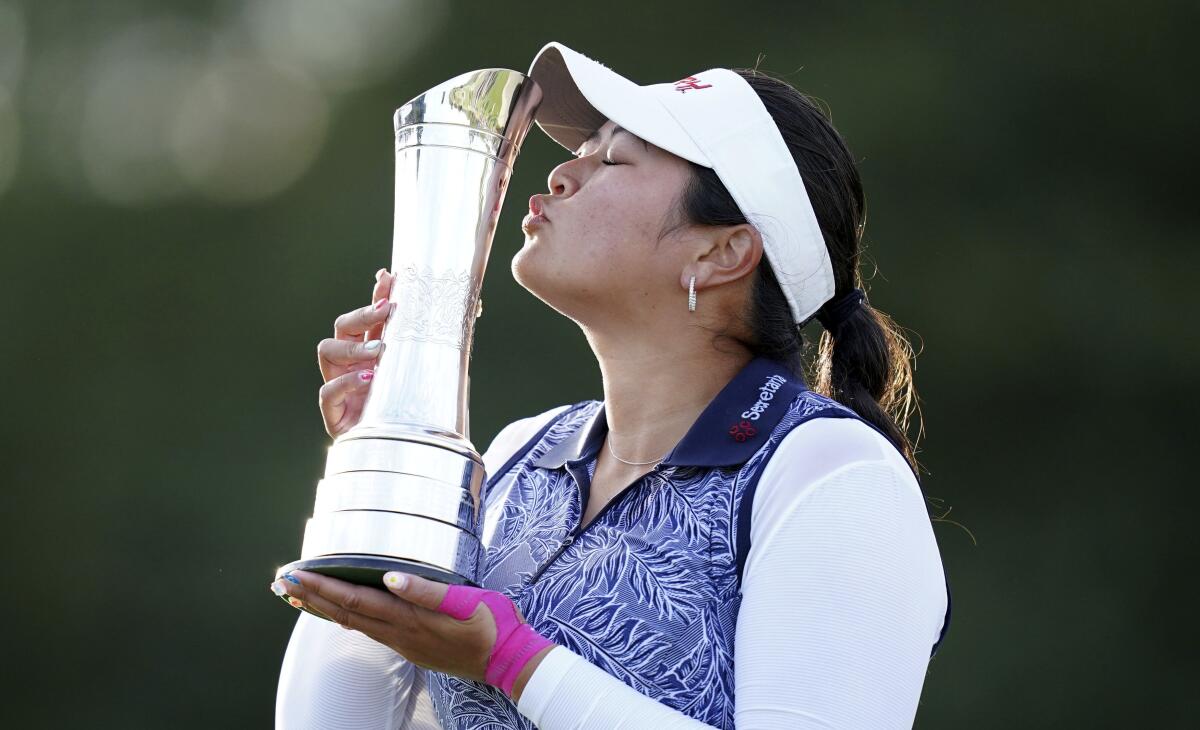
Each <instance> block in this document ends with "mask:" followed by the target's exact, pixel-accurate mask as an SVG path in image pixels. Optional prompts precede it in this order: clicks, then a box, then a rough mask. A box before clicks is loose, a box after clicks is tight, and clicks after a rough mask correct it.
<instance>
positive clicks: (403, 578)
mask: <svg viewBox="0 0 1200 730" xmlns="http://www.w3.org/2000/svg"><path fill="white" fill-rule="evenodd" d="M383 582H384V583H387V584H388V585H389V586H391V587H392V588H404V586H406V585H408V576H407V575H404V574H403V573H388V574H387V575H385V576H383Z"/></svg>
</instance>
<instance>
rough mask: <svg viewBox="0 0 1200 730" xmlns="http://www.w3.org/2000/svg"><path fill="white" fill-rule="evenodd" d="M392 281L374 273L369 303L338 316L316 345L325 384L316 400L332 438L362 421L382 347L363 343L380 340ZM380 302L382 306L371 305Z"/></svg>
mask: <svg viewBox="0 0 1200 730" xmlns="http://www.w3.org/2000/svg"><path fill="white" fill-rule="evenodd" d="M393 281H395V277H393V276H392V274H391V272H389V271H388V270H387V269H380V270H379V271H378V272H376V274H375V289H374V291H372V293H371V304H369V305H367V306H365V307H360V308H359V309H355V310H353V311H350V312H346V313H345V314H343V315H341V316H340V317H338V318H337V319H336V320H334V322H333V337H328V338H326V339H324V340H321V342H320V343H318V344H317V364H318V365H320V366H321V378H322V379H323V380H324V381H325V384H324V385H322V386H321V390H320V393H319V395H318V398H317V400H318V403H319V404H320V406H321V418H322V419H324V421H325V431H326V433H328V434H329V435H330V436H332V437H334V438H337V437H338V436H340V435H341V434H343V433H345V432H346V431H349V430H350V428H351V427H352V426H353V425H354V424H356V423H358V421H359V419H360V418H362V410H363V404H364V403H365V402H366V400H367V391H368V389H369V388H370V386H371V378H372V377H374V375H375V364H376V362H378V360H379V356H380V355H381V354H383V348H384V345H383V343H382V342H379V344H378V347H376V348H375V349H374V350H371V349H368V348H367V344H368V343H370V342H372V341H379V340H380V338H381V337H382V336H383V325H384V322H386V321H387V318H388V316H389V315H390V314H391V313H392V310H393V309H395V304H389V303H387V302H388V297H389V295H390V294H391V292H392V282H393ZM380 302H384V304H381V305H379V306H375V305H377V304H379V303H380Z"/></svg>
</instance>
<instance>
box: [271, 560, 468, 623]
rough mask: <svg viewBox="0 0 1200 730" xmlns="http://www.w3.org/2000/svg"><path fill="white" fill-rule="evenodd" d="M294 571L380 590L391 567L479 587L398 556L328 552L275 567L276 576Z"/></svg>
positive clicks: (454, 574) (285, 599) (431, 577)
mask: <svg viewBox="0 0 1200 730" xmlns="http://www.w3.org/2000/svg"><path fill="white" fill-rule="evenodd" d="M293 570H307V571H308V572H310V573H318V574H320V575H327V576H329V577H330V578H337V579H339V580H344V581H346V582H348V583H354V584H356V585H361V586H370V587H372V588H378V589H379V590H381V591H382V590H387V589H386V588H384V587H383V574H384V573H387V572H388V571H392V570H396V571H399V572H401V573H409V574H411V575H418V576H420V577H422V578H428V579H429V580H436V581H438V582H439V583H457V584H460V585H468V586H472V587H475V588H478V587H479V586H478V585H476V584H475V583H474V582H473V581H470V580H467V579H466V578H463V577H462V576H461V575H458V574H457V573H454V572H451V571H449V570H442V569H441V568H437V567H434V566H432V565H428V564H425V563H418V562H414V561H411V560H403V559H401V558H385V557H382V556H379V555H327V556H325V557H320V558H309V559H307V560H294V561H292V562H290V563H288V564H287V565H285V566H283V567H281V568H279V570H276V571H275V578H276V579H279V578H282V577H283V574H284V573H290V572H291V571H293ZM281 598H282V600H283V601H284V602H285V603H286V602H287V596H281ZM289 605H290V604H289ZM301 610H303V611H306V612H307V613H310V614H312V615H313V616H316V617H317V618H324V619H326V620H328V619H327V618H326V617H325V616H322V615H321V614H319V613H316V612H315V611H309V610H308V608H307V607H305V608H303V609H301Z"/></svg>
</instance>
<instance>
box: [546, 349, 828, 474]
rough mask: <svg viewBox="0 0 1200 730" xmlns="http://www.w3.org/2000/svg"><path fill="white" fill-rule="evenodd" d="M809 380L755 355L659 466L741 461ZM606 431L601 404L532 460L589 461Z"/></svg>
mask: <svg viewBox="0 0 1200 730" xmlns="http://www.w3.org/2000/svg"><path fill="white" fill-rule="evenodd" d="M807 389H808V386H807V385H805V384H804V379H803V378H800V377H797V376H796V375H794V374H793V373H792V372H790V371H789V370H788V369H787V368H786V367H785V366H784V365H783V364H782V363H780V362H777V361H775V360H770V359H767V358H764V357H756V358H754V359H753V360H751V361H750V362H749V363H747V364H746V366H745V367H744V368H742V370H741V371H740V372H738V374H737V375H735V376H734V377H733V379H732V380H730V381H729V383H728V384H726V386H725V387H724V388H723V389H722V390H721V392H720V393H717V395H716V397H715V398H713V399H712V401H711V402H709V404H708V406H707V407H706V408H705V409H704V411H703V412H702V413H701V414H700V416H699V418H697V419H696V422H695V423H693V424H692V427H691V428H690V429H688V432H687V434H685V435H684V437H683V440H682V441H680V442H679V443H678V444H676V445H675V448H674V449H672V450H671V453H669V454H667V456H666V458H664V459H663V460H662V462H660V463H661V465H662V466H709V467H711V466H731V465H736V464H744V463H746V461H748V460H749V459H750V457H751V456H753V455H754V452H756V451H758V449H759V448H760V447H761V446H762V445H763V444H764V443H766V439H767V437H768V436H769V435H770V434H771V432H772V431H773V430H774V429H775V426H776V425H777V424H778V423H779V421H780V419H782V418H783V416H784V414H785V413H787V410H788V405H789V404H790V403H791V402H792V400H793V399H794V398H795V397H796V396H797V395H798V394H799V393H800V392H801V391H804V390H807ZM607 433H608V418H607V416H606V415H605V412H604V404H603V403H601V404H600V407H599V408H597V409H596V411H595V413H593V414H592V416H591V417H590V418H588V419H587V420H586V421H584V422H583V423H581V424H580V425H579V427H578V428H577V429H576V430H575V431H574V432H573V433H571V434H570V435H568V436H567V437H566V438H565V439H563V440H562V441H561V442H559V443H558V444H557V445H555V446H554V447H553V448H551V449H550V450H549V451H547V452H546V453H545V454H543V455H542V456H540V457H539V458H537V459H535V460H534V461H532V462H531V463H532V465H533V466H536V467H541V468H545V469H559V468H561V467H563V466H565V465H566V464H567V462H568V461H576V462H586V461H590V460H591V459H592V458H594V457H595V456H596V454H597V453H599V451H600V446H601V445H602V444H603V443H604V436H605V435H606V434H607Z"/></svg>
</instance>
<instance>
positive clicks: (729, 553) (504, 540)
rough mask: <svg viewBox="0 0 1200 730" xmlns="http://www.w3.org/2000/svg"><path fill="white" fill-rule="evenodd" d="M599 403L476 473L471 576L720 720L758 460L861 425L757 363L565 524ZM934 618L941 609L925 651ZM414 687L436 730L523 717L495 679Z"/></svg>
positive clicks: (596, 653)
mask: <svg viewBox="0 0 1200 730" xmlns="http://www.w3.org/2000/svg"><path fill="white" fill-rule="evenodd" d="M603 406H604V404H603V402H601V401H595V400H590V401H584V402H581V403H577V404H575V405H574V406H572V407H570V408H568V409H567V410H566V411H564V412H563V413H561V414H560V415H558V416H557V417H555V418H553V419H551V421H550V423H549V424H547V426H546V427H545V428H543V429H542V431H541V432H540V433H539V434H537V436H535V437H534V438H533V439H532V440H531V441H529V443H527V444H526V445H525V447H524V448H522V449H519V450H518V451H517V453H516V454H514V455H513V457H512V458H511V459H510V460H509V461H508V463H507V464H505V465H504V466H503V467H502V468H501V469H500V470H498V472H497V473H496V474H491V475H488V480H487V482H486V483H485V485H484V494H483V500H484V505H485V509H486V511H485V513H484V531H483V542H484V547H485V552H484V554H483V555H482V557H481V561H482V564H481V566H480V567H481V571H480V576H481V581H480V582H481V584H482V585H483V587H484V588H488V589H491V590H495V591H500V592H502V593H504V594H505V595H506V596H508V597H509V598H510V599H512V600H513V601H514V602H515V603H516V604H517V606H518V607H519V608H520V610H521V613H522V615H523V616H525V620H526V621H528V622H529V623H530V624H531V625H532V626H533V628H534V629H535V630H537V632H538V633H540V634H541V635H543V636H545V637H546V638H548V639H550V640H552V641H554V642H555V643H557V644H561V645H563V646H566V647H567V648H569V649H571V650H572V651H574V652H576V653H578V654H580V655H582V656H583V657H585V658H586V659H587V660H588V661H589V662H591V663H593V664H595V665H596V666H598V667H600V668H601V669H603V670H604V671H606V672H608V673H609V674H611V675H613V676H615V677H617V678H619V679H621V680H622V681H623V682H625V683H626V684H628V685H630V686H631V687H633V688H635V689H637V690H638V691H639V692H641V693H642V694H644V695H646V696H648V697H651V698H653V699H655V700H657V701H659V702H662V703H664V704H666V705H668V706H670V707H673V708H675V709H677V710H679V711H680V712H683V713H684V714H687V715H689V716H691V717H694V718H696V719H697V720H700V721H702V722H705V723H707V724H709V725H713V726H715V727H719V728H733V727H734V723H733V709H734V691H733V690H734V684H733V676H734V675H733V639H734V630H735V627H736V622H737V615H738V607H739V606H740V604H741V593H740V580H741V573H742V568H743V565H744V563H745V559H746V555H747V552H748V550H749V534H750V507H751V505H752V500H753V495H754V489H755V485H756V483H757V481H758V477H759V475H760V474H761V473H762V468H763V466H764V465H765V464H766V462H767V460H768V459H769V458H770V456H771V454H772V453H773V452H774V449H775V447H776V446H777V445H778V444H779V442H780V440H782V439H783V437H784V436H786V435H787V433H788V432H789V431H791V430H792V429H793V428H795V427H796V426H798V425H800V424H801V423H804V422H805V421H807V420H809V419H812V418H857V419H859V420H861V421H863V422H864V423H867V425H870V426H871V427H872V428H875V426H874V425H872V424H870V423H869V422H867V421H865V420H863V419H862V418H860V417H859V416H858V415H857V414H856V413H854V411H852V410H850V409H849V408H846V407H845V406H843V405H841V404H839V403H837V402H836V401H834V400H832V399H829V398H826V397H825V396H822V395H820V394H818V393H814V392H813V391H811V390H809V389H808V388H807V386H806V385H805V384H804V382H803V380H801V379H798V378H797V377H796V376H795V375H793V374H792V373H791V372H789V371H788V370H787V369H786V368H785V367H784V366H783V365H782V364H781V363H778V362H775V361H773V360H768V359H765V358H757V359H755V360H752V361H751V362H750V363H749V364H747V365H746V367H745V368H743V369H742V371H741V372H739V373H738V374H737V375H736V376H735V377H734V378H733V379H732V380H731V381H730V382H729V384H728V385H726V386H725V388H724V389H723V390H722V391H721V392H720V393H718V394H717V396H716V397H715V398H714V399H713V400H712V402H711V403H710V404H709V405H708V407H707V408H706V409H705V410H704V412H703V413H701V414H700V417H699V418H698V419H697V420H696V422H695V423H694V424H693V426H692V427H691V429H690V430H689V431H688V433H687V434H686V435H685V436H684V438H683V439H682V440H681V441H680V442H679V443H678V444H677V445H676V447H675V449H674V450H673V451H671V453H670V454H668V455H667V457H666V458H665V459H664V460H663V461H662V462H660V463H659V465H658V466H656V467H655V468H654V469H653V470H652V471H651V472H649V473H648V474H646V475H645V476H643V477H641V478H640V479H638V480H637V481H635V482H634V483H633V484H631V485H629V486H628V487H626V488H625V489H624V490H623V491H622V492H620V493H618V494H617V495H616V496H614V497H613V498H612V499H611V500H610V501H609V502H608V504H606V505H605V506H604V508H603V509H602V510H601V511H600V512H599V513H598V514H597V515H596V516H595V518H594V519H593V520H592V521H591V522H590V523H589V524H588V525H587V526H586V527H584V528H583V529H582V531H581V530H580V522H581V519H582V515H583V508H584V506H585V505H586V504H587V497H588V490H589V488H590V485H591V478H592V475H593V474H594V472H595V464H596V455H597V453H598V452H599V449H600V447H601V445H602V444H603V440H604V435H605V433H606V432H607V430H608V426H607V422H606V420H605V413H604V407H603ZM876 430H877V431H878V430H879V429H876ZM880 433H882V431H880ZM885 437H886V434H885ZM948 591H949V583H948V582H947V592H948ZM949 620H950V612H949V606H948V607H947V613H946V619H945V624H944V626H943V628H942V633H941V636H939V638H938V641H937V643H935V644H934V646H933V648H932V653H936V651H937V647H938V645H939V644H940V643H941V641H942V638H944V637H945V633H946V629H947V628H949ZM427 681H428V687H429V692H430V695H431V699H432V702H433V705H434V707H435V709H436V711H437V716H438V721H439V722H440V724H441V726H442V728H444V730H450V729H451V728H453V729H454V730H460V729H461V730H467V729H468V728H469V729H471V730H474V729H476V728H487V729H495V730H501V729H507V728H523V729H526V730H528V729H530V728H532V727H533V724H532V723H531V722H530V721H529V720H528V719H527V718H525V717H524V716H523V715H521V714H520V712H519V711H518V710H517V708H516V705H515V704H514V703H513V702H512V701H511V700H510V699H508V698H507V697H506V696H505V695H504V694H503V693H502V692H501V691H500V690H498V689H496V688H493V687H490V686H488V685H485V684H481V683H478V682H474V681H471V680H466V679H462V678H459V677H456V676H453V675H448V674H444V673H441V672H434V671H429V672H428V673H427Z"/></svg>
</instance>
